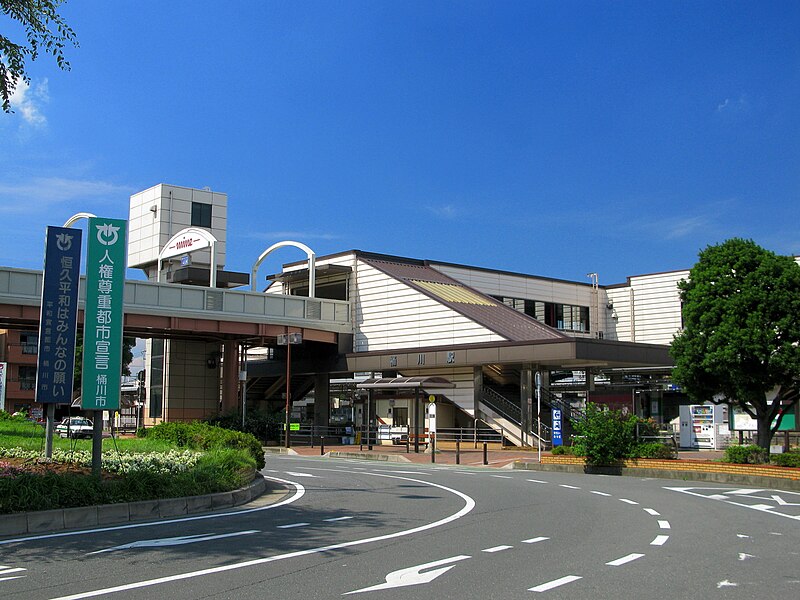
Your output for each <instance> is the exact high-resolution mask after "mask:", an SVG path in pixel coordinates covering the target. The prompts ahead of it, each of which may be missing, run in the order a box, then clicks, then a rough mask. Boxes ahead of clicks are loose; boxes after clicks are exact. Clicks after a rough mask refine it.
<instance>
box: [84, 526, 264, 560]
mask: <svg viewBox="0 0 800 600" xmlns="http://www.w3.org/2000/svg"><path fill="white" fill-rule="evenodd" d="M251 533H259V531H258V530H257V529H251V530H249V531H236V532H234V533H223V534H219V535H202V534H200V535H183V536H180V537H171V538H161V539H156V540H139V541H138V542H131V543H130V544H122V545H121V546H114V547H113V548H105V549H103V550H96V551H95V552H89V554H101V553H103V552H113V551H114V550H128V549H129V548H160V547H162V546H180V545H182V544H194V543H195V542H206V541H208V540H219V539H222V538H227V537H235V536H237V535H250V534H251ZM87 556H88V555H87Z"/></svg>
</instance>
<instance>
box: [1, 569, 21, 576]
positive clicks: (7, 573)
mask: <svg viewBox="0 0 800 600" xmlns="http://www.w3.org/2000/svg"><path fill="white" fill-rule="evenodd" d="M0 569H3V570H2V571H0V575H10V574H11V573H21V572H22V571H26V570H27V569H24V568H22V567H16V568H12V567H0Z"/></svg>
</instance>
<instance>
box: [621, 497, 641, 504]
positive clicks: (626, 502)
mask: <svg viewBox="0 0 800 600" xmlns="http://www.w3.org/2000/svg"><path fill="white" fill-rule="evenodd" d="M619 501H620V502H624V503H625V504H637V505H638V504H639V503H638V502H634V501H633V500H628V499H627V498H620V499H619Z"/></svg>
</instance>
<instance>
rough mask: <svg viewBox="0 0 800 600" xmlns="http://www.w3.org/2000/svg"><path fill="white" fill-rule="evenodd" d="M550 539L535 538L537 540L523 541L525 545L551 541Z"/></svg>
mask: <svg viewBox="0 0 800 600" xmlns="http://www.w3.org/2000/svg"><path fill="white" fill-rule="evenodd" d="M549 539H550V538H549V537H535V538H528V539H527V540H522V543H523V544H536V543H537V542H544V541H545V540H549Z"/></svg>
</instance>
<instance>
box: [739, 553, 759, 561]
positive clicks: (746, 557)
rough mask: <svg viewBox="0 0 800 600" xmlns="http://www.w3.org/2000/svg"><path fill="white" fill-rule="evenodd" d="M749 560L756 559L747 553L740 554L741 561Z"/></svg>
mask: <svg viewBox="0 0 800 600" xmlns="http://www.w3.org/2000/svg"><path fill="white" fill-rule="evenodd" d="M748 558H755V555H754V554H747V552H739V560H747V559H748Z"/></svg>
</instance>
